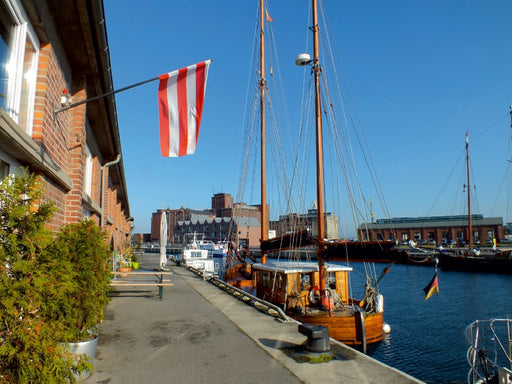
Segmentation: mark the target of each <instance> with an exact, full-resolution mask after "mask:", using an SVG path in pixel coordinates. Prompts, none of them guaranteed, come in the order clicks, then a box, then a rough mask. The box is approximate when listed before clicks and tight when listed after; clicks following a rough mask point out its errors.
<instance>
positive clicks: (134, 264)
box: [132, 261, 139, 269]
mask: <svg viewBox="0 0 512 384" xmlns="http://www.w3.org/2000/svg"><path fill="white" fill-rule="evenodd" d="M132 268H133V269H139V262H138V261H132Z"/></svg>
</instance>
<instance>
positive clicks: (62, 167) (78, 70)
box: [0, 0, 132, 249]
mask: <svg viewBox="0 0 512 384" xmlns="http://www.w3.org/2000/svg"><path fill="white" fill-rule="evenodd" d="M0 15H1V17H0V25H1V27H2V28H0V34H1V35H2V44H0V52H1V54H0V60H2V61H3V62H2V63H1V64H2V65H0V75H1V76H2V79H3V81H2V82H1V83H0V87H1V88H2V89H1V91H0V95H1V97H0V176H1V177H5V176H6V175H8V174H13V173H17V172H19V171H20V170H21V169H23V168H26V169H28V170H29V172H31V173H35V174H38V175H40V176H41V177H42V178H43V180H44V182H45V191H46V194H47V196H48V199H51V200H52V201H53V202H54V203H55V205H56V207H57V212H56V214H55V216H54V218H53V220H52V222H51V223H50V228H51V229H53V230H56V229H58V228H59V227H60V226H61V225H63V224H67V223H72V222H77V221H79V220H82V219H84V218H91V219H93V220H94V221H96V222H97V223H98V224H100V225H103V226H104V227H105V229H106V230H107V231H108V233H109V242H110V244H111V246H112V248H113V249H119V248H120V247H121V246H123V245H124V244H126V243H128V244H129V241H130V234H131V221H132V220H131V218H130V209H129V204H128V194H127V188H126V181H125V174H124V167H123V161H122V157H121V144H120V139H119V129H118V125H117V112H116V103H115V98H114V97H113V96H109V97H105V98H100V99H98V100H96V101H93V102H89V103H85V104H82V105H79V106H76V107H73V108H70V109H68V110H65V111H62V112H55V110H56V109H58V108H60V107H61V106H62V105H68V104H69V103H75V102H78V101H82V100H85V99H88V98H93V97H95V96H99V95H103V94H105V93H108V92H109V91H112V90H113V81H112V73H111V69H110V56H109V51H108V42H107V34H106V25H105V19H104V13H103V1H102V0H90V1H75V0H70V1H66V2H64V3H63V2H62V1H60V0H0ZM68 96H69V97H70V98H68Z"/></svg>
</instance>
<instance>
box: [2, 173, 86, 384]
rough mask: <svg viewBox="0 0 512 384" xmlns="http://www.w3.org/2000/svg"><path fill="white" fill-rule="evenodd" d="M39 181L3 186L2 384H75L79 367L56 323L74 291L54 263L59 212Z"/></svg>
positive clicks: (20, 179)
mask: <svg viewBox="0 0 512 384" xmlns="http://www.w3.org/2000/svg"><path fill="white" fill-rule="evenodd" d="M44 199H45V194H44V190H43V185H42V182H41V180H40V179H39V178H38V177H36V176H33V175H28V173H27V172H22V173H20V174H19V175H17V176H9V177H7V178H5V179H4V180H3V181H1V182H0V202H1V203H0V340H1V341H2V343H1V345H0V381H1V382H13V383H14V382H16V383H29V382H39V383H69V382H71V383H73V382H74V381H75V376H74V373H75V372H80V371H83V370H84V369H86V368H88V364H87V362H86V361H85V359H80V360H79V361H77V362H75V361H73V359H72V356H71V355H70V354H68V353H66V352H65V349H64V347H63V345H62V344H60V343H59V341H60V340H62V337H63V336H64V335H65V334H66V332H67V330H66V327H65V325H64V324H63V323H62V322H61V321H55V319H54V318H53V315H52V314H53V313H56V312H58V309H59V308H58V303H59V301H60V300H59V299H57V300H54V298H58V297H60V296H61V292H62V291H66V290H69V289H71V288H72V287H73V286H74V284H73V283H72V282H70V281H69V280H64V281H60V280H59V277H60V276H67V275H68V272H69V271H70V270H69V267H70V266H69V264H66V263H57V262H55V261H52V262H48V261H49V260H53V258H52V252H51V251H50V248H51V247H52V244H54V241H53V240H54V234H53V233H52V232H51V231H50V230H49V229H48V228H47V227H46V223H47V222H48V220H49V219H50V218H51V217H52V215H53V213H54V212H55V207H54V205H53V204H52V203H50V202H47V201H45V200H44Z"/></svg>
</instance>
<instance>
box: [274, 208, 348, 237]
mask: <svg viewBox="0 0 512 384" xmlns="http://www.w3.org/2000/svg"><path fill="white" fill-rule="evenodd" d="M324 218H325V220H324V225H325V237H326V238H327V239H337V238H338V236H339V235H338V218H337V217H336V216H334V215H333V214H332V213H331V212H325V213H324ZM269 227H270V230H272V231H274V232H275V234H276V236H283V235H286V234H287V233H293V232H297V231H301V230H303V229H306V228H309V229H310V230H311V235H312V236H317V234H318V217H317V210H316V209H309V210H308V213H305V214H304V213H289V214H287V215H281V216H279V220H278V221H271V222H270V224H269Z"/></svg>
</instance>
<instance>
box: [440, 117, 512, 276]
mask: <svg viewBox="0 0 512 384" xmlns="http://www.w3.org/2000/svg"><path fill="white" fill-rule="evenodd" d="M511 119H512V110H511ZM469 175H470V168H469V132H466V179H467V185H464V188H465V189H466V191H467V209H468V227H467V228H468V229H467V231H468V232H467V236H466V237H467V239H468V246H467V248H458V249H456V250H453V249H444V250H442V251H440V252H439V253H438V255H436V256H437V257H438V258H439V267H441V268H442V269H448V270H458V271H475V272H494V273H505V274H511V273H512V252H511V251H510V249H508V250H498V249H496V248H495V246H494V247H493V248H492V249H490V248H486V249H477V248H474V239H473V236H474V235H473V225H472V215H471V184H470V178H469Z"/></svg>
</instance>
